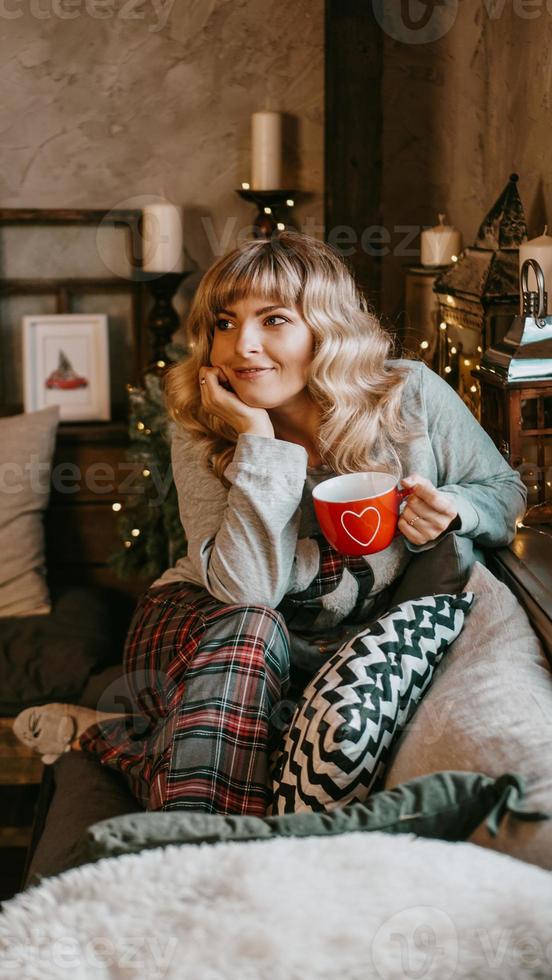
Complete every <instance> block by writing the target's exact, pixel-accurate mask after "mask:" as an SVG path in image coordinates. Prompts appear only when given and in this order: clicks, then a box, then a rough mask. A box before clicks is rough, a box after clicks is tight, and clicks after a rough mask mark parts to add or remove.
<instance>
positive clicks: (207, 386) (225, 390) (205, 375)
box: [199, 366, 274, 439]
mask: <svg viewBox="0 0 552 980" xmlns="http://www.w3.org/2000/svg"><path fill="white" fill-rule="evenodd" d="M202 381H204V384H202V383H201V382H202ZM199 390H200V392H201V404H202V406H203V408H204V409H205V411H206V412H209V413H210V414H211V415H216V417H217V418H219V419H222V421H223V422H228V423H229V424H230V425H231V426H232V428H233V429H235V430H236V432H238V433H243V434H245V433H251V434H252V435H258V436H268V437H269V438H272V439H274V427H273V425H272V422H271V421H270V415H269V414H268V412H267V411H266V409H264V408H251V407H250V406H249V405H246V404H245V402H242V400H241V398H238V396H237V395H236V394H235V392H234V391H232V389H231V388H230V383H229V381H228V378H227V377H226V375H225V373H224V371H223V370H222V368H219V367H207V366H203V367H202V368H201V370H200V372H199Z"/></svg>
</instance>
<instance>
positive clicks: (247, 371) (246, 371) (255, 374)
mask: <svg viewBox="0 0 552 980" xmlns="http://www.w3.org/2000/svg"><path fill="white" fill-rule="evenodd" d="M271 371H274V368H242V369H241V370H238V371H234V374H235V375H236V377H237V378H240V380H243V381H257V380H258V379H259V378H263V377H265V375H267V374H270V372H271Z"/></svg>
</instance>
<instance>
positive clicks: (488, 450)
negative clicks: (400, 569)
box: [406, 365, 527, 551]
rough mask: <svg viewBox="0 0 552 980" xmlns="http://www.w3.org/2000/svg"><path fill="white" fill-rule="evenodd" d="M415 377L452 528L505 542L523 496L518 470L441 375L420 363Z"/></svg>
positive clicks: (484, 541) (485, 542)
mask: <svg viewBox="0 0 552 980" xmlns="http://www.w3.org/2000/svg"><path fill="white" fill-rule="evenodd" d="M421 379H422V380H421V384H422V398H423V403H424V406H425V413H426V419H427V428H428V436H429V440H430V443H431V448H432V450H433V455H434V458H435V462H436V467H437V474H438V477H437V487H438V489H439V490H441V491H442V492H443V493H446V494H448V495H449V496H451V497H452V498H453V501H454V505H455V507H456V510H457V511H458V516H459V519H460V527H459V528H458V530H456V529H455V533H457V534H462V535H465V536H466V537H469V538H473V540H474V542H475V543H476V544H479V545H481V546H483V547H500V546H502V545H506V544H509V542H510V541H512V539H513V538H514V536H515V533H516V523H517V521H518V520H520V519H521V518H522V517H523V514H524V513H525V507H526V502H527V490H526V488H525V486H524V484H523V482H522V480H521V478H520V476H519V474H518V473H517V472H516V471H515V470H514V469H512V467H511V466H510V465H509V464H508V463H507V462H506V460H505V459H504V457H503V456H502V455H501V453H500V452H499V451H498V449H497V448H496V446H495V444H494V442H493V441H492V439H491V438H490V436H489V435H487V433H486V432H485V430H484V429H483V428H482V426H481V425H480V424H479V422H478V421H477V419H476V418H475V417H474V416H473V415H472V413H471V412H470V410H469V408H468V407H467V405H466V404H465V403H464V402H463V401H462V399H461V398H460V396H459V395H457V394H456V392H455V391H454V390H453V388H451V386H450V385H449V384H448V383H447V382H446V381H444V380H443V378H440V377H439V375H438V374H436V373H435V372H434V371H432V370H431V369H430V368H428V367H427V366H426V365H422V370H421ZM451 530H452V529H451ZM446 533H450V532H445V534H446ZM443 537H444V535H440V536H439V538H438V539H436V540H435V541H431V542H429V543H428V544H426V545H421V546H416V545H412V544H411V543H410V542H409V541H406V546H407V548H408V549H409V550H410V551H424V550H427V549H429V548H431V547H433V546H434V545H435V544H436V543H437V541H440V540H441V539H442V538H443Z"/></svg>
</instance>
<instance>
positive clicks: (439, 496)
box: [398, 473, 458, 545]
mask: <svg viewBox="0 0 552 980" xmlns="http://www.w3.org/2000/svg"><path fill="white" fill-rule="evenodd" d="M401 484H402V485H403V487H407V488H408V487H412V488H413V492H412V493H411V494H410V495H409V496H408V497H407V498H406V507H405V508H404V510H403V512H402V514H401V516H400V517H399V522H398V528H399V531H400V532H401V534H403V535H404V537H405V538H407V539H408V540H409V541H410V542H411V543H412V544H416V545H422V544H428V542H429V541H435V539H436V538H438V537H439V536H440V535H441V534H443V533H444V532H445V531H447V530H448V529H449V527H450V525H451V524H452V522H453V521H454V520H455V519H456V518H457V517H458V511H457V510H456V508H455V506H454V501H453V500H452V498H451V497H450V496H449V494H447V493H441V491H440V490H437V489H436V487H434V486H433V484H432V482H431V480H428V479H427V477H425V476H419V474H418V473H412V474H411V475H410V476H407V477H404V479H403V480H401Z"/></svg>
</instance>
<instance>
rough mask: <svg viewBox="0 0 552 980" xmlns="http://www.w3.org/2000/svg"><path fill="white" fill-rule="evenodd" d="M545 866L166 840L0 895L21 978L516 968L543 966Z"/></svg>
mask: <svg viewBox="0 0 552 980" xmlns="http://www.w3.org/2000/svg"><path fill="white" fill-rule="evenodd" d="M551 910H552V875H551V874H550V872H547V871H543V870H542V869H540V868H537V867H534V866H533V865H529V864H524V863H522V862H520V861H517V860H515V859H514V858H511V857H508V856H505V855H502V854H497V853H495V852H493V851H490V850H489V851H487V850H486V849H484V848H479V847H477V846H476V845H474V844H465V843H460V844H450V843H445V842H442V841H434V840H423V839H417V838H415V837H414V836H413V835H404V836H400V837H393V836H390V835H387V834H382V833H372V834H346V835H343V836H342V837H332V838H309V839H302V840H297V839H280V840H274V841H267V842H252V843H239V844H219V845H216V846H212V845H202V846H200V847H194V846H191V847H190V846H188V847H187V846H182V847H175V846H171V847H166V848H159V849H156V850H152V851H143V852H142V853H141V854H136V855H128V856H124V857H119V858H111V859H109V860H103V861H100V862H99V863H98V864H91V865H86V866H85V867H82V868H77V869H74V870H72V871H68V872H66V873H65V874H63V875H59V876H58V877H56V878H51V879H45V880H44V881H43V882H42V883H41V884H40V885H39V886H37V887H35V888H33V889H30V890H29V891H27V892H24V893H22V894H21V895H18V896H16V897H15V898H14V899H12V900H11V901H10V902H8V903H6V904H5V906H4V915H3V916H2V917H1V918H0V977H1V978H2V980H4V978H12V977H14V978H15V977H17V978H21V980H39V978H40V980H50V978H52V980H53V978H55V980H62V978H65V977H67V978H69V977H72V978H76V980H80V978H94V980H99V978H101V980H108V978H109V980H111V978H117V980H123V978H124V980H131V978H136V980H138V978H140V980H157V978H166V980H174V978H179V980H180V978H184V980H219V978H225V980H227V978H231V980H265V978H266V980H318V978H324V980H337V978H338V980H371V978H378V980H380V978H383V980H404V978H405V977H406V978H411V977H416V978H423V980H433V978H435V980H448V978H454V980H463V978H467V977H469V978H472V980H473V978H487V977H492V978H496V980H525V978H526V977H550V976H551V975H552V912H551Z"/></svg>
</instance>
